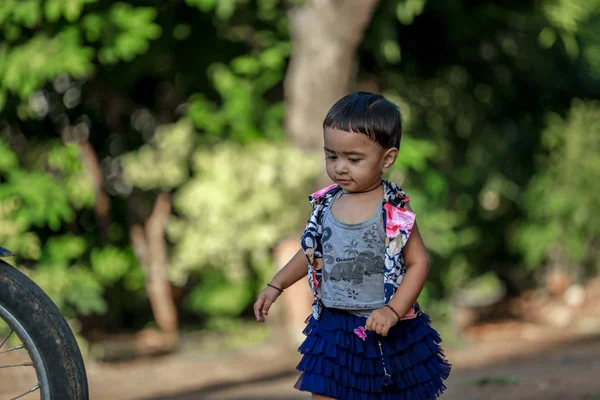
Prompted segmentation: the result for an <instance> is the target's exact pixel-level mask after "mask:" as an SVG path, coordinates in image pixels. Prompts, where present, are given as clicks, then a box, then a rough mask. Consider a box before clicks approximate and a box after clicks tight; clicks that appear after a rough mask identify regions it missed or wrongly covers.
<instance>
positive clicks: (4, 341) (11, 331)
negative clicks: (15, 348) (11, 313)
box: [0, 329, 14, 349]
mask: <svg viewBox="0 0 600 400" xmlns="http://www.w3.org/2000/svg"><path fill="white" fill-rule="evenodd" d="M13 332H14V330H12V329H11V330H10V333H9V334H8V336H7V337H5V338H4V340H3V341H2V344H0V349H1V348H2V346H4V343H6V341H7V340H8V338H9V337H10V335H12V334H13Z"/></svg>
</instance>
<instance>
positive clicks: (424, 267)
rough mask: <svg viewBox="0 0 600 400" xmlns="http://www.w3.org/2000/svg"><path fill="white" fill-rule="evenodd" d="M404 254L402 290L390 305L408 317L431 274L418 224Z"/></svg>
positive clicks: (415, 225) (414, 227)
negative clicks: (404, 266)
mask: <svg viewBox="0 0 600 400" xmlns="http://www.w3.org/2000/svg"><path fill="white" fill-rule="evenodd" d="M403 253H404V262H405V263H406V273H405V274H404V278H403V279H402V283H401V284H400V286H401V287H402V290H400V289H399V290H398V291H397V292H396V294H395V295H394V297H392V299H391V300H390V303H389V305H390V306H391V307H392V308H393V309H394V310H395V311H396V312H397V313H398V314H400V315H401V316H404V315H406V313H407V312H408V310H409V309H410V308H411V307H412V305H413V303H414V302H415V301H416V300H417V297H419V294H420V293H421V290H423V286H424V285H425V281H426V280H427V275H428V274H429V257H428V256H427V250H426V249H425V244H424V243H423V239H422V238H421V234H420V233H419V229H418V227H417V223H416V222H415V224H414V225H413V229H412V232H411V234H410V238H409V239H408V242H407V243H406V246H404V250H403Z"/></svg>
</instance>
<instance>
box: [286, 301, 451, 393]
mask: <svg viewBox="0 0 600 400" xmlns="http://www.w3.org/2000/svg"><path fill="white" fill-rule="evenodd" d="M307 322H308V324H307V327H306V329H305V330H304V334H305V335H306V336H307V338H306V340H305V341H304V343H302V345H301V346H300V348H299V349H298V351H300V353H302V354H303V357H302V360H301V361H300V363H299V364H298V367H297V368H298V370H299V371H301V372H302V375H301V376H300V378H299V379H298V382H296V385H295V387H296V388H297V389H299V390H302V391H307V392H311V393H316V394H321V395H323V396H327V397H333V398H335V399H338V400H398V399H403V400H426V399H434V398H437V397H439V396H440V395H441V394H442V392H443V391H444V390H445V389H446V386H445V385H444V382H443V381H444V380H445V379H447V378H448V376H449V374H450V368H451V366H450V364H449V363H448V362H447V361H446V359H445V356H444V353H443V351H442V349H441V348H440V346H439V343H440V342H441V338H440V336H439V334H438V333H437V332H436V331H435V330H434V329H433V328H432V327H431V325H430V319H429V317H428V316H427V315H426V314H424V313H421V314H420V315H419V316H418V317H416V318H414V319H410V320H403V321H400V322H399V323H398V324H397V325H395V326H394V327H393V328H392V329H391V330H390V332H389V333H388V336H386V337H383V336H379V335H377V334H376V333H374V332H370V331H367V338H366V340H365V341H363V340H361V339H360V338H359V337H358V336H357V335H356V334H355V333H354V329H356V328H358V327H359V326H364V325H365V322H366V318H364V317H357V316H354V315H352V314H349V313H346V312H343V311H339V310H334V309H324V310H323V313H322V314H321V317H320V318H319V320H318V321H317V320H315V319H314V318H312V316H311V317H309V319H308V320H307ZM379 343H381V347H380V345H379ZM382 358H383V359H382ZM384 368H385V369H384ZM386 370H387V372H388V373H389V375H391V378H392V380H393V382H392V381H390V380H389V378H386V374H385V371H386Z"/></svg>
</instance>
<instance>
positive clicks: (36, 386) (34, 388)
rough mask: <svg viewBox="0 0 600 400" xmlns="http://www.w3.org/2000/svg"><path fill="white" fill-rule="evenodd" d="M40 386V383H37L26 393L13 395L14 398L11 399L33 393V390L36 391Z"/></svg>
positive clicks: (14, 399)
mask: <svg viewBox="0 0 600 400" xmlns="http://www.w3.org/2000/svg"><path fill="white" fill-rule="evenodd" d="M39 388H40V385H39V384H37V385H35V386H34V387H32V388H31V389H29V390H28V391H26V392H25V393H23V394H20V395H18V396H17V397H13V398H12V399H10V400H16V399H20V398H21V397H23V396H25V395H28V394H29V393H33V392H35V391H36V390H38V389H39Z"/></svg>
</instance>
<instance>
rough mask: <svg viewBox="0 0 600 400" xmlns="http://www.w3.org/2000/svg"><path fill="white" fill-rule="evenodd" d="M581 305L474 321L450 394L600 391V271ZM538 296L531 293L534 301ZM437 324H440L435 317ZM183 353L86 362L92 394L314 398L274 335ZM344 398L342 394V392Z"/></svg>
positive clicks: (189, 399)
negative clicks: (250, 344) (245, 345)
mask: <svg viewBox="0 0 600 400" xmlns="http://www.w3.org/2000/svg"><path fill="white" fill-rule="evenodd" d="M594 288H595V289H593V290H592V287H591V286H590V287H588V288H587V293H588V297H587V300H586V301H585V302H579V303H578V305H577V306H573V305H571V306H569V307H567V306H565V305H564V304H562V303H560V302H558V303H556V302H554V303H553V302H545V301H542V302H537V303H535V302H533V301H534V300H535V298H531V299H530V300H528V301H529V303H526V309H528V310H530V311H531V313H530V316H529V320H528V322H525V321H524V320H514V319H513V320H504V321H497V322H494V323H491V322H488V323H479V324H475V325H473V326H472V327H470V328H469V329H467V330H465V331H464V332H463V335H464V338H465V339H467V344H463V345H460V347H458V345H456V346H455V347H448V346H444V348H445V351H446V354H447V357H448V359H449V361H450V362H451V363H452V364H453V370H452V374H451V376H450V379H449V380H448V381H447V386H448V390H447V391H446V393H445V394H444V395H443V396H442V398H443V399H444V400H504V399H506V400H508V399H510V400H516V399H531V400H536V399H539V400H542V399H544V400H550V399H555V400H600V280H598V281H596V286H594ZM532 299H533V300H532ZM433 326H434V328H436V329H437V327H436V326H435V323H434V325H433ZM182 347H183V348H182V351H180V352H179V353H177V354H174V355H169V356H164V357H160V358H153V359H144V360H136V361H131V362H122V363H112V364H107V363H94V364H90V365H88V375H89V381H90V389H91V398H92V399H97V400H101V399H122V400H129V399H131V400H234V399H235V400H269V399H271V400H275V399H277V400H296V399H297V400H302V399H304V400H308V399H309V398H310V396H309V395H307V394H305V393H300V392H298V391H296V390H295V389H294V388H293V385H294V383H295V381H296V379H297V378H298V373H297V372H296V371H295V366H296V364H297V363H298V361H299V359H300V355H299V354H298V352H297V351H296V350H295V347H291V346H289V345H288V346H284V345H282V344H281V343H267V344H264V345H261V346H257V347H254V348H251V349H248V350H245V351H243V352H237V353H230V354H219V351H215V352H213V353H212V354H219V355H218V356H217V355H213V356H208V355H207V354H206V353H205V352H203V351H202V350H200V351H198V350H197V348H196V346H195V344H194V343H193V342H192V343H191V344H190V343H188V344H187V345H185V343H184V345H183V346H182ZM340 400H343V399H340Z"/></svg>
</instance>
